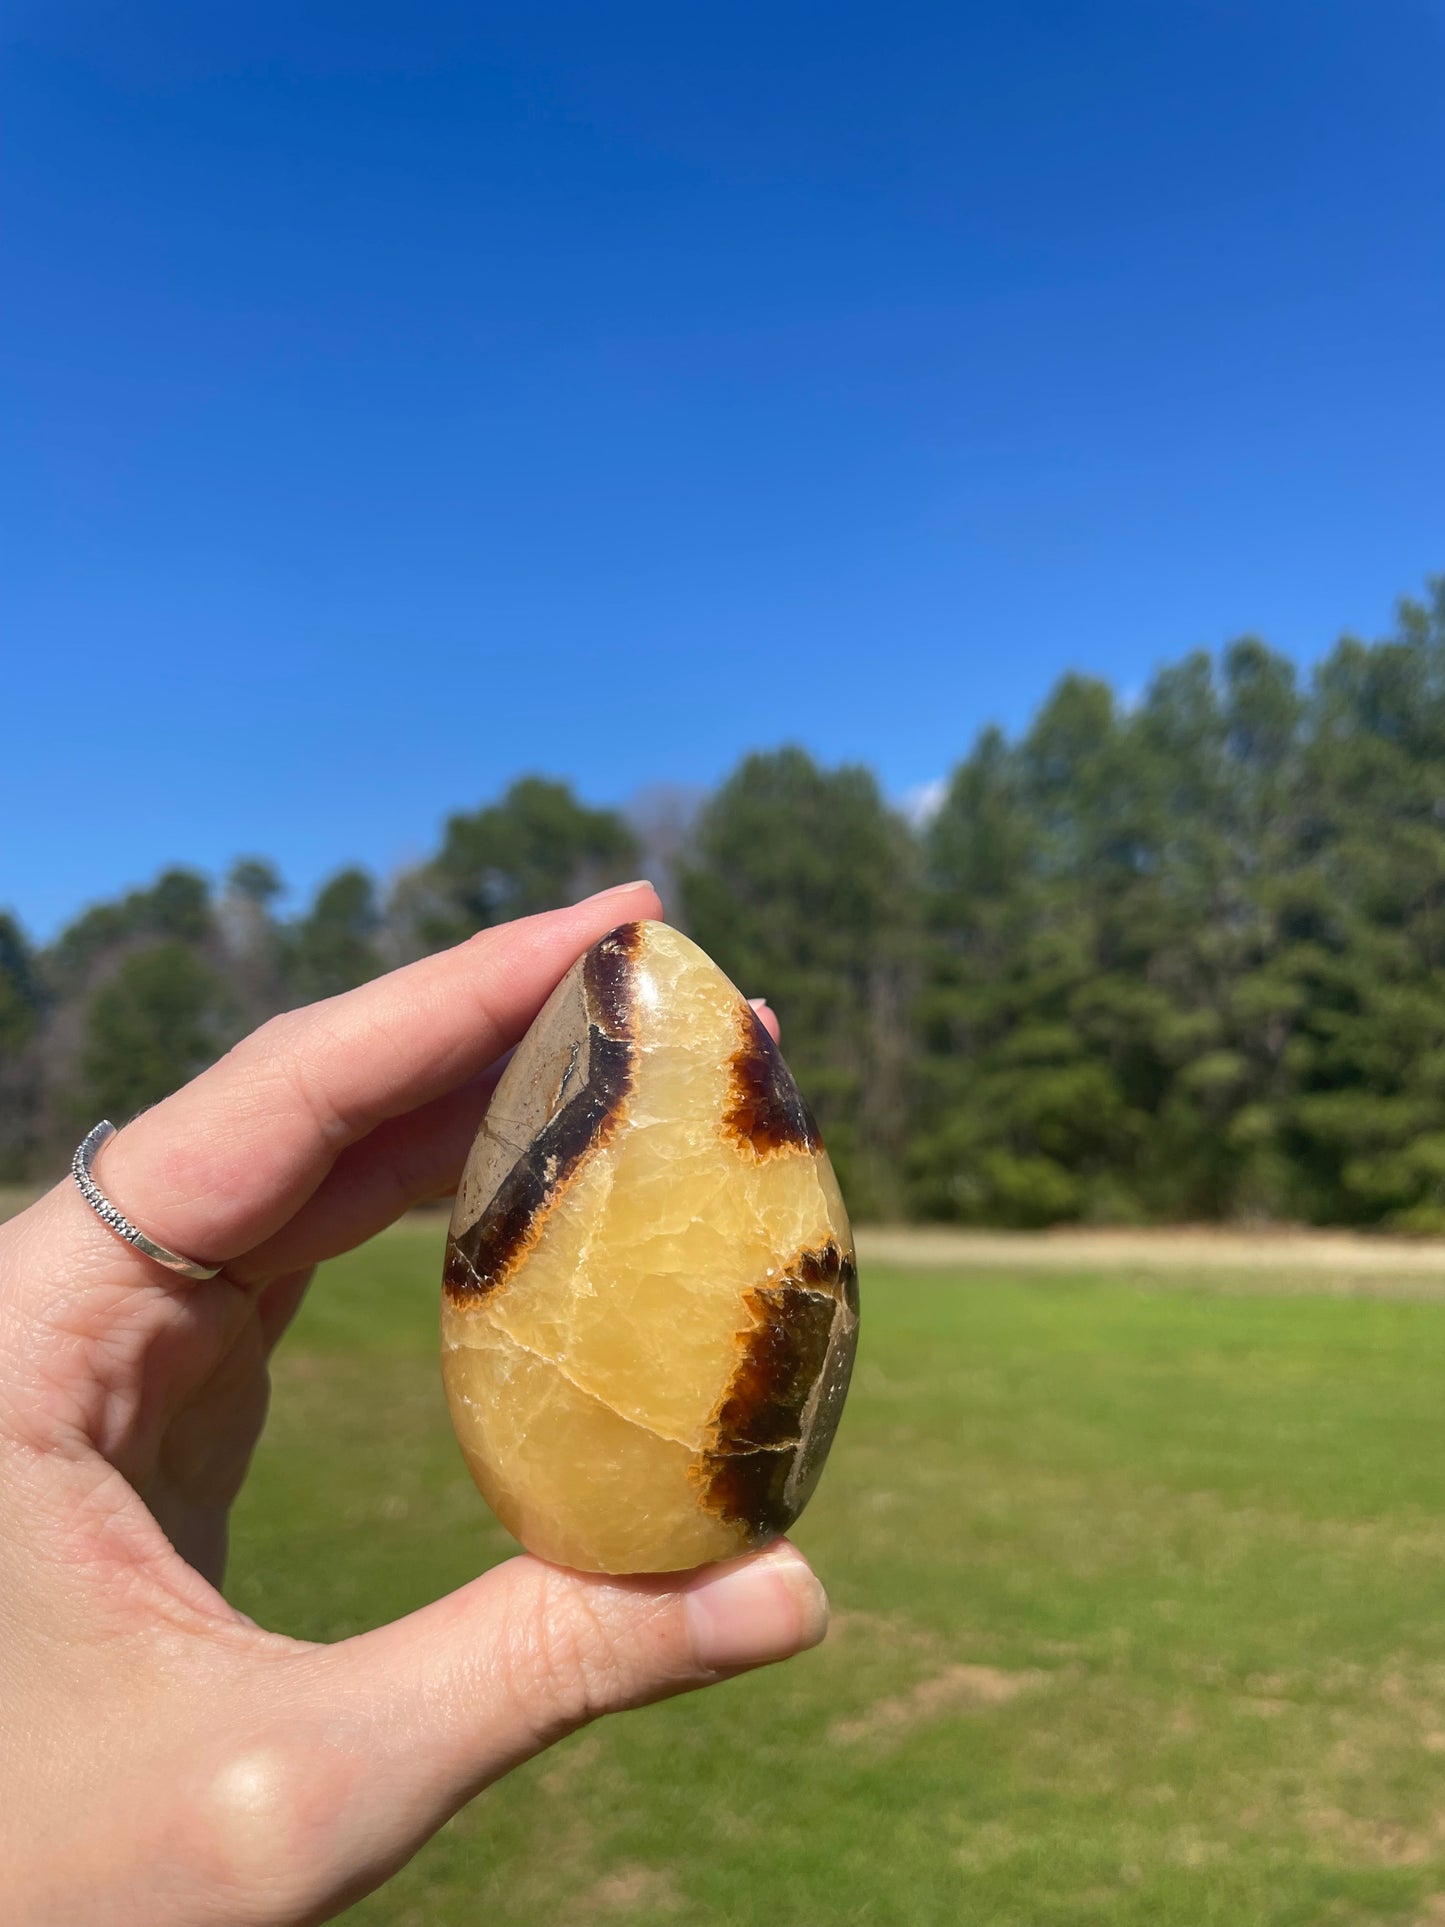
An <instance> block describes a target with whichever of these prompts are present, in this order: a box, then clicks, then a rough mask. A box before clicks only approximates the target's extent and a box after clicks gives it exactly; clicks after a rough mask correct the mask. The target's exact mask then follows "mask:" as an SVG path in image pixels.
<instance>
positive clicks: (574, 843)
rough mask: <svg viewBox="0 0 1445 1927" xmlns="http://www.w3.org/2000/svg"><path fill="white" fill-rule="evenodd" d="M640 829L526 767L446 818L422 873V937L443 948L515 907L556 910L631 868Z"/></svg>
mask: <svg viewBox="0 0 1445 1927" xmlns="http://www.w3.org/2000/svg"><path fill="white" fill-rule="evenodd" d="M637 860H638V846H637V839H636V838H635V837H634V835H633V833H632V831H631V830H630V829H629V828H628V826H627V824H626V823H625V822H624V821H623V819H622V818H621V817H620V816H619V815H618V814H617V813H616V811H614V810H594V809H589V808H588V807H587V805H586V804H584V803H579V802H578V800H577V798H576V796H575V795H574V794H573V792H572V789H571V787H570V785H568V784H566V783H556V782H551V781H549V780H548V779H547V778H545V777H541V776H524V777H522V778H521V779H520V780H519V781H517V782H515V783H513V784H512V786H511V788H510V789H509V790H508V791H507V792H506V794H505V795H504V796H503V797H502V799H501V801H500V802H498V803H492V804H488V805H487V806H486V807H485V808H483V809H480V810H477V811H475V812H474V813H472V814H471V815H457V816H452V817H449V818H448V819H447V827H446V836H445V838H444V840H443V843H442V847H441V850H440V852H439V853H438V855H437V856H436V858H435V859H434V860H433V861H432V862H431V863H430V864H429V865H428V866H427V868H426V870H425V871H424V872H423V873H422V876H421V877H420V879H418V881H419V883H420V886H421V888H420V890H419V891H418V892H415V894H417V895H419V896H420V899H421V900H420V902H419V904H418V905H417V908H416V910H415V915H416V919H417V924H418V929H419V932H420V935H421V937H422V941H423V944H424V946H425V947H426V948H428V949H439V948H441V947H442V946H443V945H444V944H449V943H458V942H460V941H461V939H462V938H463V937H469V936H471V935H472V934H473V933H474V932H475V931H478V930H485V929H488V928H489V927H490V926H491V925H493V924H497V923H505V922H508V921H510V919H512V918H513V917H526V916H532V915H533V914H535V913H536V912H537V911H539V910H553V909H556V908H558V907H559V906H560V905H562V904H565V903H575V902H576V901H577V899H578V898H579V897H584V896H587V895H590V894H591V892H592V891H594V890H601V889H605V888H606V887H607V885H608V884H612V883H623V882H625V881H626V880H627V878H628V877H629V876H631V875H633V874H634V873H635V866H636V864H637Z"/></svg>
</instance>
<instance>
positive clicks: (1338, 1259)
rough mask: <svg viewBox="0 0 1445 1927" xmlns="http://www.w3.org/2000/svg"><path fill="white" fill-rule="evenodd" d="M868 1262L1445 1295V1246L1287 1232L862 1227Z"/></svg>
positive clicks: (1437, 1241) (1444, 1242)
mask: <svg viewBox="0 0 1445 1927" xmlns="http://www.w3.org/2000/svg"><path fill="white" fill-rule="evenodd" d="M857 1239H858V1255H859V1257H860V1258H861V1259H862V1260H863V1262H864V1263H865V1264H866V1263H872V1264H894V1265H911V1266H929V1267H934V1266H937V1267H939V1268H940V1269H947V1270H953V1271H957V1270H975V1271H976V1270H984V1269H989V1268H993V1267H999V1266H1009V1267H1013V1266H1027V1267H1028V1268H1029V1269H1030V1270H1035V1271H1136V1272H1137V1271H1150V1272H1154V1271H1169V1272H1181V1271H1192V1272H1200V1271H1211V1272H1255V1273H1258V1272H1270V1273H1275V1274H1278V1275H1279V1276H1280V1278H1281V1279H1283V1278H1285V1277H1287V1276H1288V1275H1289V1274H1291V1273H1293V1274H1295V1275H1296V1276H1300V1277H1310V1278H1313V1279H1314V1280H1316V1281H1317V1282H1319V1281H1325V1280H1329V1281H1331V1282H1338V1283H1339V1284H1340V1286H1341V1287H1342V1288H1351V1287H1353V1286H1354V1285H1355V1284H1356V1282H1357V1281H1358V1282H1363V1281H1367V1280H1377V1281H1380V1282H1381V1283H1383V1282H1386V1281H1388V1280H1391V1279H1398V1280H1400V1281H1402V1282H1404V1281H1407V1280H1408V1281H1414V1282H1419V1283H1422V1284H1432V1283H1433V1284H1438V1285H1440V1286H1441V1287H1442V1288H1445V1239H1441V1238H1421V1239H1404V1238H1384V1237H1379V1238H1370V1237H1364V1236H1361V1235H1360V1234H1359V1233H1357V1232H1350V1231H1311V1230H1300V1229H1295V1228H1290V1227H1283V1226H1273V1225H1271V1226H1261V1227H1260V1228H1258V1229H1256V1230H1243V1229H1239V1228H1237V1227H1229V1228H1219V1229H1216V1228H1215V1227H1213V1226H1210V1225H1182V1226H1177V1227H1170V1228H1168V1229H1161V1230H1134V1229H1123V1228H1116V1229H1107V1228H1105V1229H1101V1230H1079V1229H1076V1228H1073V1227H1068V1228H1064V1229H1061V1230H1058V1231H963V1230H957V1229H954V1228H952V1227H947V1226H942V1225H862V1226H860V1227H859V1228H858V1231H857Z"/></svg>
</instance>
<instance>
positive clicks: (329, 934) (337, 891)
mask: <svg viewBox="0 0 1445 1927" xmlns="http://www.w3.org/2000/svg"><path fill="white" fill-rule="evenodd" d="M380 928H381V912H380V910H379V908H378V906H377V901H376V886H375V884H374V883H373V882H372V879H371V877H370V875H369V874H368V873H367V871H365V870H362V869H349V870H341V871H339V872H338V873H337V875H335V876H334V877H332V879H331V880H330V882H329V883H325V884H323V885H322V887H321V889H320V890H318V891H317V893H316V901H315V902H314V903H313V904H312V906H311V909H310V910H309V912H308V913H307V915H306V916H304V917H303V918H302V919H301V920H300V922H299V923H297V924H295V925H293V927H292V928H291V929H290V930H289V931H288V932H287V935H286V941H285V970H286V982H287V988H288V992H289V994H290V998H291V1001H292V1002H293V1003H298V1004H309V1003H313V1002H314V1001H315V1000H316V999H317V998H318V997H335V996H337V995H338V994H339V993H340V992H341V991H343V990H354V989H355V988H356V986H357V985H358V984H364V983H369V982H370V981H371V979H372V978H373V977H376V976H379V975H380V974H381V969H382V963H381V957H380V955H379V954H378V951H377V948H376V936H377V932H378V931H379V929H380Z"/></svg>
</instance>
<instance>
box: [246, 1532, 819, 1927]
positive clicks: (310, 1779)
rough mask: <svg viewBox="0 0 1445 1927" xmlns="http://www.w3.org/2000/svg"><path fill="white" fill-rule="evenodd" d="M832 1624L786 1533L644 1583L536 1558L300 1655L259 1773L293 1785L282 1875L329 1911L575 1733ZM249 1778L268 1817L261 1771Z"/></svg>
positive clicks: (302, 1896)
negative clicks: (758, 1547)
mask: <svg viewBox="0 0 1445 1927" xmlns="http://www.w3.org/2000/svg"><path fill="white" fill-rule="evenodd" d="M827 1620H828V1602H827V1598H826V1596H825V1594H824V1592H823V1589H822V1587H821V1586H820V1585H819V1583H818V1581H817V1580H816V1579H815V1578H814V1576H813V1574H812V1572H811V1571H810V1570H809V1568H808V1565H807V1563H806V1561H805V1560H804V1559H803V1557H802V1555H801V1554H800V1553H798V1552H797V1551H795V1550H794V1548H793V1547H792V1546H790V1545H788V1544H787V1542H786V1541H780V1542H779V1543H778V1544H776V1545H774V1546H771V1547H769V1548H768V1549H767V1550H766V1551H765V1552H762V1553H757V1554H753V1555H751V1556H749V1557H747V1558H743V1559H735V1560H731V1561H728V1562H727V1563H725V1564H723V1565H718V1566H710V1567H705V1568H703V1569H702V1570H701V1571H699V1572H696V1573H668V1574H657V1575H650V1576H647V1577H643V1578H616V1579H613V1578H599V1577H593V1576H590V1575H587V1574H583V1573H577V1572H571V1571H568V1570H566V1569H564V1568H562V1567H559V1566H551V1565H547V1564H546V1563H545V1562H544V1561H542V1560H540V1559H534V1558H531V1557H529V1556H528V1557H522V1558H518V1559H513V1560H510V1561H509V1562H508V1563H507V1564H505V1565H503V1566H499V1567H496V1568H495V1569H494V1570H493V1571H491V1572H488V1573H485V1574H483V1575H482V1577H481V1578H480V1579H477V1580H475V1581H473V1583H472V1584H471V1585H469V1586H464V1587H462V1588H461V1590H460V1591H458V1592H455V1593H452V1594H451V1595H449V1597H447V1598H445V1599H441V1600H438V1601H437V1602H436V1604H435V1605H432V1606H427V1607H425V1608H423V1609H422V1610H421V1611H420V1612H417V1613H413V1614H411V1615H410V1616H409V1617H408V1618H406V1619H400V1620H397V1621H396V1622H394V1623H393V1624H392V1625H389V1626H384V1627H382V1628H380V1629H379V1630H378V1631H376V1632H373V1633H364V1634H362V1635H360V1636H359V1637H358V1638H355V1639H349V1640H346V1641H344V1642H343V1643H341V1644H340V1645H337V1646H331V1647H313V1648H309V1649H306V1650H304V1651H302V1652H299V1653H293V1654H292V1655H291V1656H290V1658H288V1659H286V1660H283V1661H282V1662H281V1663H280V1668H279V1672H280V1675H289V1677H285V1678H284V1679H283V1678H282V1677H277V1678H275V1680H274V1681H273V1685H274V1687H275V1688H277V1689H279V1690H278V1691H277V1694H276V1697H275V1698H272V1696H271V1694H267V1696H266V1697H267V1698H268V1699H269V1700H270V1701H271V1705H270V1707H269V1708H268V1712H274V1713H275V1714H276V1715H277V1716H278V1717H279V1732H280V1734H281V1736H282V1737H281V1738H280V1739H279V1741H278V1742H277V1743H276V1745H275V1746H274V1747H272V1746H268V1747H266V1748H265V1752H266V1755H267V1759H266V1770H265V1771H264V1772H263V1773H262V1774H261V1775H260V1776H259V1777H260V1778H261V1779H262V1780H271V1779H274V1780H275V1783H276V1785H275V1792H274V1795H273V1796H272V1797H271V1798H268V1799H267V1800H266V1801H265V1805H266V1807H267V1809H268V1813H267V1815H266V1821H267V1824H265V1825H263V1826H261V1827H260V1828H259V1829H258V1833H257V1837H258V1841H259V1839H260V1838H264V1839H265V1840H266V1841H267V1842H268V1843H269V1845H268V1850H267V1857H268V1859H270V1858H271V1857H272V1856H273V1855H274V1854H275V1853H276V1852H280V1853H282V1854H283V1855H284V1856H286V1857H287V1858H288V1859H289V1860H290V1862H291V1863H292V1864H290V1865H288V1866H286V1867H284V1868H283V1867H277V1866H274V1865H272V1866H270V1867H269V1869H268V1870H267V1877H266V1882H265V1884H266V1885H267V1886H268V1887H269V1888H270V1890H271V1892H272V1893H273V1895H274V1894H275V1892H276V1890H277V1886H278V1884H279V1885H281V1886H282V1887H287V1888H291V1889H292V1892H293V1895H294V1899H295V1901H296V1902H297V1909H298V1917H304V1918H316V1919H321V1918H325V1909H326V1908H327V1906H328V1904H339V1903H340V1902H343V1901H349V1900H352V1899H355V1898H356V1897H357V1896H358V1895H360V1894H362V1893H365V1892H367V1891H368V1890H369V1889H370V1888H372V1887H373V1886H375V1885H377V1884H378V1883H379V1882H380V1881H382V1880H384V1879H385V1878H386V1877H387V1875H388V1874H390V1873H391V1872H393V1871H394V1870H395V1869H396V1868H397V1867H398V1866H400V1865H401V1863H402V1862H403V1861H405V1860H407V1859H409V1858H410V1856H411V1855H412V1854H413V1853H414V1852H415V1851H416V1850H417V1848H418V1847H419V1846H421V1844H422V1843H423V1842H424V1841H425V1840H426V1839H428V1838H429V1837H430V1835H431V1834H432V1833H434V1832H435V1831H436V1829H437V1828H438V1827H439V1826H440V1825H441V1824H442V1822H443V1821H444V1820H446V1819H447V1818H449V1816H450V1815H451V1814H453V1813H454V1812H455V1811H456V1810H457V1808H458V1807H460V1806H461V1805H463V1804H464V1802H465V1801H467V1800H469V1799H470V1798H471V1797H472V1795H473V1794H475V1793H477V1792H479V1791H480V1790H481V1788H483V1787H484V1786H486V1785H488V1784H489V1783H490V1782H491V1781H493V1780H495V1779H498V1778H499V1777H500V1776H501V1775H502V1774H504V1773H506V1772H507V1771H508V1770H509V1769H510V1768H512V1767H514V1766H517V1765H518V1764H520V1762H521V1761H523V1760H525V1759H528V1758H530V1757H531V1756H532V1755H533V1754H534V1753H538V1752H540V1751H541V1750H542V1749H543V1748H544V1747H546V1746H549V1745H551V1744H552V1742H553V1741H554V1740H558V1739H560V1738H561V1737H562V1736H563V1735H564V1734H566V1733H569V1732H571V1731H573V1730H574V1729H575V1728H576V1727H579V1726H581V1725H584V1724H585V1723H586V1722H587V1721H588V1720H592V1719H595V1718H596V1717H597V1716H598V1715H599V1714H602V1713H615V1712H621V1711H624V1710H625V1709H626V1708H629V1707H634V1706H643V1705H646V1704H647V1703H648V1702H649V1701H651V1700H657V1699H663V1698H666V1697H668V1696H669V1695H671V1694H673V1693H682V1692H687V1691H688V1690H690V1689H691V1688H693V1687H697V1686H706V1685H710V1684H711V1683H713V1682H714V1681H716V1680H720V1679H726V1678H729V1677H731V1676H732V1675H733V1674H736V1673H740V1672H745V1671H747V1670H749V1669H750V1668H753V1667H757V1666H766V1665H769V1664H771V1663H772V1662H773V1661H775V1660H780V1659H787V1658H789V1657H790V1656H791V1655H792V1654H794V1653H798V1652H802V1651H804V1650H805V1649H806V1648H807V1647H809V1646H815V1645H816V1644H817V1643H818V1641H819V1640H821V1639H822V1637H823V1634H824V1632H825V1631H826V1629H827ZM278 1700H279V1702H280V1703H279V1704H278V1703H277V1702H278ZM264 1724H265V1726H266V1727H268V1728H270V1727H271V1725H272V1721H271V1719H270V1718H269V1717H268V1718H266V1719H265V1721H264ZM278 1764H279V1765H281V1766H282V1770H281V1771H280V1773H279V1774H278V1773H276V1772H275V1766H276V1765H278ZM293 1774H294V1775H296V1776H298V1777H299V1779H300V1780H301V1781H302V1782H303V1783H304V1785H305V1798H304V1800H299V1801H298V1799H297V1798H296V1794H297V1792H298V1788H297V1787H296V1785H295V1783H294V1781H293ZM237 1778H238V1784H240V1785H241V1786H242V1788H243V1790H244V1796H245V1803H246V1804H247V1807H248V1824H249V1825H255V1823H256V1820H257V1818H258V1816H257V1815H256V1814H255V1812H254V1806H255V1793H256V1787H257V1782H258V1775H257V1773H256V1772H255V1771H254V1770H250V1769H246V1770H242V1771H241V1772H240V1773H239V1775H238V1776H237ZM287 1814H291V1815H295V1816H297V1819H298V1820H299V1821H300V1824H299V1825H298V1824H294V1823H291V1824H288V1822H287V1819H286V1817H285V1816H286V1815H287ZM260 1871H261V1870H260V1869H259V1868H258V1869H257V1872H258V1873H259V1872H260ZM293 1882H294V1883H295V1884H294V1887H293V1886H292V1883H293ZM288 1917H289V1916H288Z"/></svg>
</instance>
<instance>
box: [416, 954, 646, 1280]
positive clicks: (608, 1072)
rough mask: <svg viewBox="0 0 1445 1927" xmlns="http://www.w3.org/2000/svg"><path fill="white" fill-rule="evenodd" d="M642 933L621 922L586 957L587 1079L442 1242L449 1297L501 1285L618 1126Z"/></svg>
mask: <svg viewBox="0 0 1445 1927" xmlns="http://www.w3.org/2000/svg"><path fill="white" fill-rule="evenodd" d="M641 934H642V932H641V925H640V924H636V923H624V924H621V925H619V926H618V928H617V929H616V930H614V931H612V932H611V933H610V934H609V935H608V936H606V937H604V938H602V939H601V941H600V942H598V943H596V944H594V945H593V946H592V948H591V949H590V950H589V951H588V952H587V955H586V957H585V959H584V960H583V966H582V986H583V997H584V1000H585V1005H586V1011H587V1022H588V1036H587V1047H586V1061H587V1073H586V1078H585V1081H584V1082H583V1083H582V1084H581V1085H580V1086H572V1087H571V1091H570V1095H568V1089H569V1086H568V1084H567V1082H566V1081H565V1080H564V1084H563V1088H562V1091H561V1092H559V1096H562V1097H565V1098H566V1102H564V1103H563V1104H562V1105H561V1107H560V1108H559V1109H558V1111H557V1112H556V1113H555V1115H554V1116H553V1117H552V1118H551V1119H550V1120H549V1121H548V1123H547V1124H546V1125H545V1126H544V1127H543V1129H542V1130H541V1131H539V1132H538V1134H537V1136H536V1137H535V1138H534V1139H533V1140H532V1142H531V1144H529V1145H528V1146H527V1147H526V1149H525V1150H524V1151H523V1152H522V1154H521V1156H520V1157H519V1158H518V1159H517V1161H516V1163H515V1164H514V1165H513V1166H512V1168H511V1170H510V1171H509V1172H508V1173H507V1175H506V1177H504V1178H503V1180H502V1182H501V1183H500V1185H499V1186H498V1187H497V1190H496V1193H495V1195H494V1196H493V1198H492V1200H491V1202H490V1203H489V1204H488V1206H487V1208H486V1210H485V1211H484V1212H483V1213H482V1215H481V1217H479V1218H478V1219H477V1221H476V1222H475V1224H472V1225H469V1226H468V1227H467V1229H466V1230H465V1231H464V1232H463V1233H462V1234H461V1236H460V1237H458V1238H451V1239H448V1241H447V1255H446V1265H445V1269H444V1270H443V1273H442V1281H443V1285H444V1287H445V1289H446V1291H447V1292H448V1294H449V1295H450V1296H451V1297H452V1298H453V1299H454V1300H457V1301H461V1302H470V1303H475V1301H476V1300H478V1299H479V1298H484V1297H486V1296H487V1295H488V1294H489V1293H491V1292H494V1291H496V1290H497V1288H498V1287H499V1286H500V1285H502V1284H503V1283H504V1282H505V1280H506V1277H507V1275H508V1273H509V1272H510V1271H511V1270H512V1268H513V1267H514V1266H515V1265H516V1264H517V1263H518V1261H519V1260H520V1258H521V1257H522V1255H523V1254H524V1253H525V1252H526V1251H527V1250H528V1248H529V1247H530V1246H531V1244H532V1243H533V1242H534V1241H535V1239H536V1237H537V1234H538V1231H539V1229H540V1227H541V1224H542V1222H543V1220H544V1219H545V1217H546V1214H547V1210H548V1208H549V1207H550V1206H551V1204H552V1203H553V1201H554V1200H555V1198H556V1197H557V1196H558V1194H559V1193H560V1192H561V1191H562V1190H563V1188H564V1187H565V1186H566V1185H567V1183H568V1182H569V1180H570V1179H571V1178H572V1177H573V1176H574V1175H575V1173H576V1172H577V1171H578V1170H580V1169H581V1166H582V1164H583V1161H584V1160H585V1159H586V1158H587V1157H588V1155H589V1154H590V1153H591V1152H592V1151H593V1150H594V1149H595V1148H596V1147H597V1146H598V1145H599V1144H602V1143H605V1142H606V1140H607V1138H608V1137H609V1136H610V1135H611V1133H612V1132H613V1131H614V1130H615V1129H616V1128H617V1123H618V1119H619V1118H620V1117H621V1115H622V1108H623V1104H624V1102H625V1100H626V1097H627V1093H628V1091H629V1089H630V1088H631V1082H632V1068H633V1056H634V1052H633V1047H632V1040H631V1031H630V1023H631V1013H632V986H631V975H630V973H631V967H632V961H633V959H634V958H635V956H636V954H637V950H638V947H639V944H640V942H641ZM579 1054H580V1053H579Z"/></svg>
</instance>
